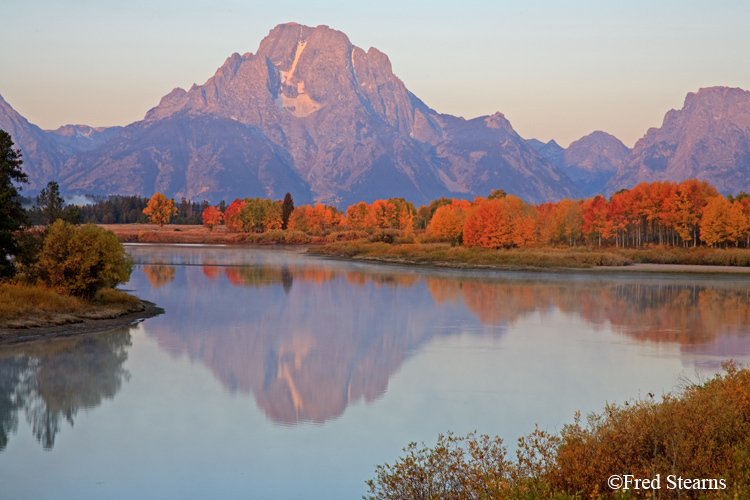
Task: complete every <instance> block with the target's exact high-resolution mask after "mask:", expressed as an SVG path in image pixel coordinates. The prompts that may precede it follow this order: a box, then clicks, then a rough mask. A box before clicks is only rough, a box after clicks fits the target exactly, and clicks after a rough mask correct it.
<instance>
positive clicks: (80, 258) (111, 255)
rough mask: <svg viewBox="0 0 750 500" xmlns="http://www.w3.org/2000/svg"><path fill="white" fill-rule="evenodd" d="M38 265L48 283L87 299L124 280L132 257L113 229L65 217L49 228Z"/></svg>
mask: <svg viewBox="0 0 750 500" xmlns="http://www.w3.org/2000/svg"><path fill="white" fill-rule="evenodd" d="M38 266H39V275H40V277H41V279H42V281H43V282H44V283H45V284H46V285H47V286H49V287H50V288H53V289H55V290H57V291H58V292H60V293H64V294H66V295H73V296H77V297H83V298H86V299H91V298H93V297H94V295H95V294H96V292H97V291H99V290H101V289H103V288H113V287H115V286H117V285H118V284H120V283H125V282H126V281H128V280H129V279H130V273H131V272H132V271H133V261H132V259H131V258H130V257H129V256H128V255H127V254H126V253H125V250H124V249H123V247H122V245H121V244H120V242H119V241H118V240H117V236H115V234H114V233H113V232H112V231H107V230H106V229H102V228H100V227H98V226H95V225H93V224H87V225H85V226H81V227H76V226H73V225H71V224H68V223H67V222H65V221H62V220H58V221H57V222H55V223H54V224H52V225H51V226H50V227H49V229H48V232H47V237H46V238H45V240H44V247H43V248H42V252H41V255H40V256H39V263H38Z"/></svg>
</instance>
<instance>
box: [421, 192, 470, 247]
mask: <svg viewBox="0 0 750 500" xmlns="http://www.w3.org/2000/svg"><path fill="white" fill-rule="evenodd" d="M470 206H471V203H469V202H468V201H466V200H453V202H452V203H451V204H450V205H443V206H441V207H438V208H437V210H435V214H434V215H433V216H432V219H431V220H430V223H429V224H428V225H427V234H429V235H431V236H433V237H435V238H438V239H441V240H445V241H456V240H458V239H459V237H460V236H461V233H463V230H464V222H465V220H466V210H467V209H468V208H469V207H470Z"/></svg>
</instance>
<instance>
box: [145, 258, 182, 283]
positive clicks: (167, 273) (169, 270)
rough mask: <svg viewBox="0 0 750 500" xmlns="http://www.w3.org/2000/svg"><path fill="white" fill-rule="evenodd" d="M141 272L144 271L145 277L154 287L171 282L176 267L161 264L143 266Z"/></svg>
mask: <svg viewBox="0 0 750 500" xmlns="http://www.w3.org/2000/svg"><path fill="white" fill-rule="evenodd" d="M143 272H144V273H146V277H147V278H148V280H149V281H150V282H151V286H153V287H154V288H161V287H163V286H164V285H166V284H167V283H171V282H172V281H174V277H175V276H176V275H177V269H176V268H175V267H174V266H167V265H163V264H156V265H151V266H143Z"/></svg>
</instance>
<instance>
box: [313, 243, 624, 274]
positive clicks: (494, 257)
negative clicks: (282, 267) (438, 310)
mask: <svg viewBox="0 0 750 500" xmlns="http://www.w3.org/2000/svg"><path fill="white" fill-rule="evenodd" d="M308 251H309V252H311V253H315V254H318V255H329V256H335V257H347V258H354V259H361V260H373V261H381V262H394V263H404V264H422V265H435V266H448V267H477V268H481V267H492V268H498V269H503V268H532V269H551V268H559V267H566V268H589V267H594V266H622V265H626V264H629V263H631V262H632V260H629V259H627V258H626V257H623V256H621V255H619V254H617V253H613V252H606V251H596V250H592V249H589V248H583V247H582V248H576V249H557V248H542V249H531V248H524V249H511V250H491V249H486V248H479V247H471V248H469V247H464V246H451V245H449V244H447V243H427V244H419V243H402V244H388V243H382V242H370V241H367V240H356V241H344V242H334V243H329V244H326V245H323V246H320V247H314V248H311V249H310V250H308Z"/></svg>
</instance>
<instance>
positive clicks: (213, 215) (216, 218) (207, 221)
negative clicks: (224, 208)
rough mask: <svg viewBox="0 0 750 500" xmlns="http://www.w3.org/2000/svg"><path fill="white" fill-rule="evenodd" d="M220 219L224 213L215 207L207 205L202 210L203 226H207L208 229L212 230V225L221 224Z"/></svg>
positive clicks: (222, 218)
mask: <svg viewBox="0 0 750 500" xmlns="http://www.w3.org/2000/svg"><path fill="white" fill-rule="evenodd" d="M222 220H224V214H222V213H221V210H219V209H218V208H216V207H213V206H208V207H207V208H206V209H205V210H204V211H203V227H207V228H208V230H209V231H213V230H214V226H218V225H219V224H221V221H222Z"/></svg>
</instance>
